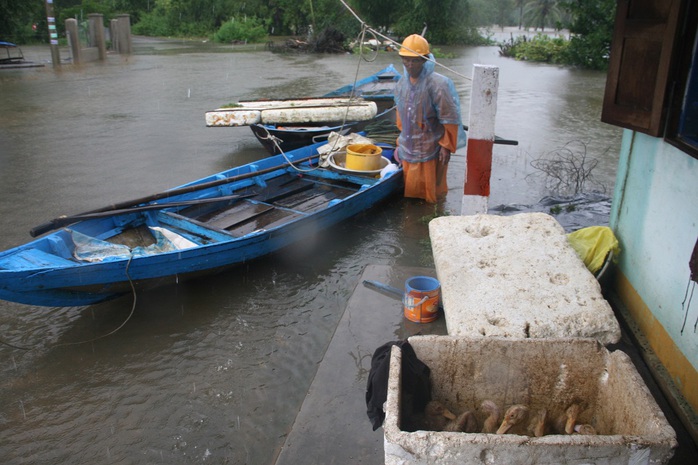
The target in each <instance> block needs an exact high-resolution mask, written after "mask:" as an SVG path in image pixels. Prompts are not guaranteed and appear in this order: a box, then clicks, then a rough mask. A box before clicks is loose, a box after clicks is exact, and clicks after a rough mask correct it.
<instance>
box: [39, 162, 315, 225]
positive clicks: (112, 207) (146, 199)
mask: <svg viewBox="0 0 698 465" xmlns="http://www.w3.org/2000/svg"><path fill="white" fill-rule="evenodd" d="M317 157H318V155H317V154H315V155H311V156H309V157H305V158H301V159H298V160H293V161H292V162H286V163H282V164H280V165H277V166H273V167H270V168H265V169H263V170H259V171H252V172H249V173H244V174H239V175H237V176H231V177H229V178H223V179H216V180H214V181H208V182H203V183H201V184H195V185H193V186H185V187H180V188H178V189H172V190H169V191H165V192H160V193H158V194H152V195H148V196H146V197H141V198H140V199H134V200H128V201H125V202H120V203H115V204H113V205H108V206H106V207H102V208H97V209H95V210H90V211H87V212H83V213H79V214H77V215H73V216H70V217H65V216H64V217H59V218H55V219H53V220H51V221H49V222H48V223H44V224H41V225H39V226H37V227H35V228H33V229H32V230H31V231H29V234H31V236H32V237H36V236H40V235H41V234H44V233H47V232H49V231H53V230H54V229H56V228H60V227H61V226H65V224H66V223H65V222H64V221H63V219H64V218H75V217H79V216H83V215H89V214H92V213H101V212H111V211H114V210H121V209H125V208H132V207H136V206H139V205H143V204H147V203H149V202H155V201H156V200H161V199H166V198H169V197H174V196H177V195H182V194H188V193H190V192H196V191H198V190H202V189H207V188H209V187H216V186H221V185H223V184H228V183H231V182H235V181H241V180H243V179H248V178H254V177H256V176H259V175H261V174H266V173H271V172H272V171H276V170H279V169H281V168H283V167H285V166H287V165H290V164H292V163H293V164H296V163H303V162H305V161H308V160H312V159H313V158H317ZM67 224H70V223H67Z"/></svg>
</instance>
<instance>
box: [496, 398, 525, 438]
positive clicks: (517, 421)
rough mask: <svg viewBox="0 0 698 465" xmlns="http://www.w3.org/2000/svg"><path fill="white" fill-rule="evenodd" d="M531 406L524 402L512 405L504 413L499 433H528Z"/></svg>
mask: <svg viewBox="0 0 698 465" xmlns="http://www.w3.org/2000/svg"><path fill="white" fill-rule="evenodd" d="M528 414H529V408H528V407H526V406H525V405H522V404H516V405H512V406H511V407H509V408H508V409H507V411H506V412H505V413H504V419H503V420H502V424H501V425H499V429H498V430H497V434H506V433H509V434H526V433H525V431H526V428H527V427H528V424H527V420H528Z"/></svg>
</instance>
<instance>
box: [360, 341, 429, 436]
mask: <svg viewBox="0 0 698 465" xmlns="http://www.w3.org/2000/svg"><path fill="white" fill-rule="evenodd" d="M395 345H396V346H398V347H400V349H401V350H402V386H401V389H402V406H401V407H402V408H401V416H402V419H403V425H401V426H402V429H403V430H405V429H406V430H408V431H409V430H410V427H409V424H404V423H405V421H407V423H409V420H410V419H411V418H413V417H414V415H415V414H421V413H422V412H423V411H424V407H425V406H426V405H427V403H428V402H429V401H430V400H431V379H430V378H429V376H430V373H431V370H430V369H429V367H428V366H427V365H425V364H424V363H423V362H422V361H421V360H419V359H418V358H417V355H416V354H415V353H414V349H413V348H412V346H411V345H410V343H409V342H407V341H394V342H388V343H385V344H383V345H382V346H380V347H379V348H378V349H376V351H375V352H374V353H373V358H372V359H371V371H370V373H369V374H368V383H367V385H366V408H367V412H366V413H367V414H368V419H369V420H370V421H371V424H372V425H373V431H375V430H377V429H378V428H380V427H381V426H382V425H383V421H384V420H385V412H384V411H383V404H384V403H385V401H386V400H387V398H388V375H389V371H390V349H391V348H392V347H393V346H395ZM405 426H406V427H407V428H405Z"/></svg>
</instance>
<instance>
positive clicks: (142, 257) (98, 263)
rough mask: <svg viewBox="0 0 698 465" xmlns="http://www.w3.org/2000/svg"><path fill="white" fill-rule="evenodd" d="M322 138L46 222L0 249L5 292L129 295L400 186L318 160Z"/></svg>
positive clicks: (71, 298)
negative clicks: (27, 236) (174, 185)
mask: <svg viewBox="0 0 698 465" xmlns="http://www.w3.org/2000/svg"><path fill="white" fill-rule="evenodd" d="M320 145H322V144H315V145H312V146H307V147H304V148H301V149H298V150H295V151H292V152H288V153H286V154H285V156H284V155H277V156H271V157H269V158H265V159H262V160H259V161H255V162H253V163H249V164H247V165H243V166H240V167H237V168H233V169H230V170H227V171H223V172H221V173H217V174H214V175H211V176H208V177H206V178H203V179H200V180H197V181H194V182H191V183H189V184H185V185H183V186H180V187H178V188H174V189H171V190H169V191H166V192H163V193H160V194H155V195H152V196H149V197H146V198H142V199H137V200H133V201H129V202H122V203H120V204H116V205H112V206H110V207H106V208H102V209H98V210H93V211H91V212H87V213H84V214H80V215H76V216H72V217H61V218H57V219H55V220H52V221H51V222H49V223H47V224H45V225H42V226H39V227H37V228H35V229H34V230H32V235H34V236H41V235H42V234H43V236H41V237H40V238H38V239H35V240H33V241H31V242H29V243H27V244H24V245H21V246H18V247H15V248H13V249H9V250H6V251H3V252H0V299H3V300H8V301H14V302H19V303H23V304H29V305H44V306H52V307H57V306H80V305H89V304H94V303H97V302H101V301H105V300H109V299H114V298H116V297H119V296H121V295H124V294H129V293H131V292H132V287H131V286H132V285H133V286H134V287H135V288H136V289H147V288H152V287H156V286H160V285H163V284H170V283H174V282H177V281H181V280H182V279H186V278H191V277H196V276H199V275H203V274H208V273H213V272H217V271H220V270H222V269H225V268H228V267H231V266H234V265H236V264H240V263H243V262H248V261H250V260H252V259H254V258H257V257H260V256H262V255H266V254H269V253H271V252H274V251H277V250H279V249H281V248H283V247H285V246H288V245H289V244H291V243H293V242H295V241H298V240H302V239H303V238H304V237H307V236H308V235H309V234H311V233H314V232H317V231H318V230H322V229H324V228H327V227H329V226H332V225H334V224H336V223H338V222H340V221H343V220H345V219H347V218H349V217H351V216H354V215H356V214H358V213H360V212H362V211H364V210H366V209H368V208H371V207H373V206H374V205H376V204H377V203H378V202H380V201H382V200H384V199H385V198H386V197H388V196H389V195H391V194H393V193H395V192H396V191H397V190H398V189H399V187H400V185H401V183H402V176H401V172H399V171H397V172H393V173H390V174H388V175H386V176H384V177H383V178H380V177H377V176H376V175H375V174H374V173H370V174H368V173H355V172H354V173H352V172H347V171H341V170H333V169H325V168H318V167H317V158H318V155H317V148H318V146H320ZM59 228H60V229H59ZM49 231H53V232H49Z"/></svg>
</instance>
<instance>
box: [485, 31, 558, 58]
mask: <svg viewBox="0 0 698 465" xmlns="http://www.w3.org/2000/svg"><path fill="white" fill-rule="evenodd" d="M568 47H569V41H567V40H565V39H564V38H562V37H553V38H551V37H549V36H547V35H545V34H536V35H535V36H534V37H533V38H532V39H527V38H526V37H525V36H519V37H517V38H516V39H513V40H510V41H508V42H505V43H503V44H500V46H499V53H500V55H502V56H506V57H512V58H516V59H517V60H525V61H537V62H542V63H555V64H565V63H566V59H567V54H566V52H567V48H568Z"/></svg>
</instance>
